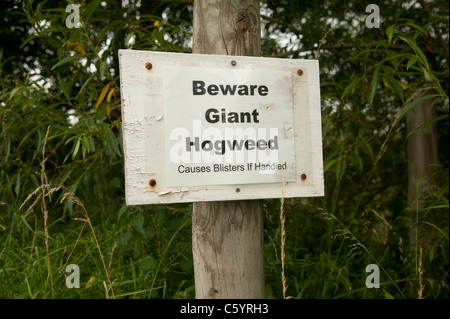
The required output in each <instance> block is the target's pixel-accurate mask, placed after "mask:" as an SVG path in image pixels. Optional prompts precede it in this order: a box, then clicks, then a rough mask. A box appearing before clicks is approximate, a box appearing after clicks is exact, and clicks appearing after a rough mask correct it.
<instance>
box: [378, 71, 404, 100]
mask: <svg viewBox="0 0 450 319" xmlns="http://www.w3.org/2000/svg"><path fill="white" fill-rule="evenodd" d="M383 79H384V80H385V81H386V83H387V84H388V85H389V88H391V89H392V90H393V91H394V92H395V94H396V95H397V96H398V97H399V98H400V99H401V100H402V101H404V96H403V88H402V86H401V85H400V84H399V83H398V82H397V81H396V80H395V79H394V78H393V77H392V76H390V75H388V74H384V75H383Z"/></svg>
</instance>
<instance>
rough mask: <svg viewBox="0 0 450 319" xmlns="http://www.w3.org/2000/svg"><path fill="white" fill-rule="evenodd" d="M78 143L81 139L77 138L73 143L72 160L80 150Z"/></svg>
mask: <svg viewBox="0 0 450 319" xmlns="http://www.w3.org/2000/svg"><path fill="white" fill-rule="evenodd" d="M80 142H81V139H80V138H79V139H78V140H77V141H76V143H75V148H74V150H73V152H72V160H73V159H74V158H75V156H77V153H78V150H79V149H80Z"/></svg>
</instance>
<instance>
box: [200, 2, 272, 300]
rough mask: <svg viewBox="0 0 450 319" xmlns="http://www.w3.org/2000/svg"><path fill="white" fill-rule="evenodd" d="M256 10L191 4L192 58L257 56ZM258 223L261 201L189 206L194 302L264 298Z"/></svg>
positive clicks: (237, 5) (239, 4) (260, 221)
mask: <svg viewBox="0 0 450 319" xmlns="http://www.w3.org/2000/svg"><path fill="white" fill-rule="evenodd" d="M259 10H260V7H259V1H257V0H195V1H194V36H193V53H203V54H222V55H246V56H259V55H260V47H261V44H260V41H261V35H260V33H261V31H260V22H259V19H260V12H259ZM230 62H231V59H230ZM263 224H264V223H263V210H262V201H261V200H247V201H227V202H200V203H194V207H193V212H192V252H193V258H194V274H195V296H196V298H198V299H206V298H209V299H221V298H223V299H230V298H237V299H243V298H244V299H245V298H265V286H264V238H263V232H264V227H263Z"/></svg>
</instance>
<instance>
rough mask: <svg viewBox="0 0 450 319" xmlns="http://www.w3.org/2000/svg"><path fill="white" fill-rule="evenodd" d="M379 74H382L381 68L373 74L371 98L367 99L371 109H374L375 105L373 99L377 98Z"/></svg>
mask: <svg viewBox="0 0 450 319" xmlns="http://www.w3.org/2000/svg"><path fill="white" fill-rule="evenodd" d="M379 74H380V67H379V66H377V68H376V69H375V71H374V72H373V78H372V85H371V89H370V93H369V97H368V99H367V101H368V102H369V106H370V107H372V105H373V98H374V97H375V93H376V92H377V86H378V76H379Z"/></svg>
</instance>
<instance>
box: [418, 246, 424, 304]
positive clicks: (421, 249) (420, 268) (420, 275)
mask: <svg viewBox="0 0 450 319" xmlns="http://www.w3.org/2000/svg"><path fill="white" fill-rule="evenodd" d="M422 254H423V248H422V247H420V251H419V268H418V272H419V290H418V291H417V292H418V294H419V299H424V297H423V289H424V288H425V285H424V284H423V283H422V275H423V272H422V266H423V265H422Z"/></svg>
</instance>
